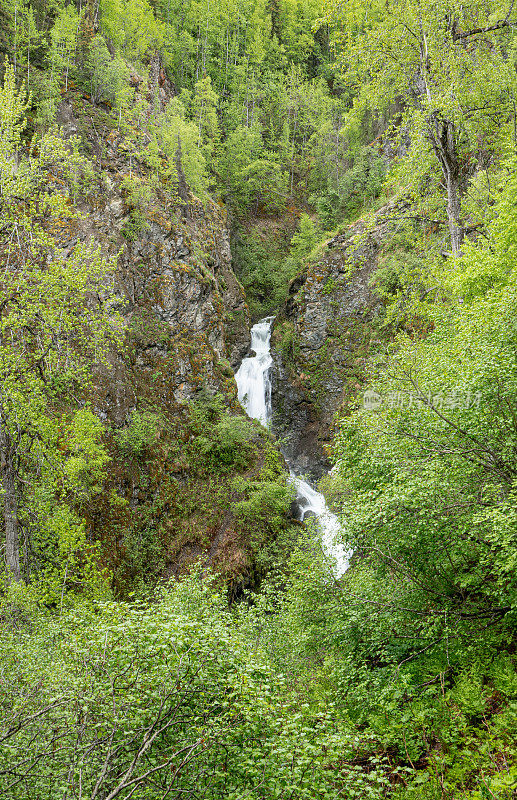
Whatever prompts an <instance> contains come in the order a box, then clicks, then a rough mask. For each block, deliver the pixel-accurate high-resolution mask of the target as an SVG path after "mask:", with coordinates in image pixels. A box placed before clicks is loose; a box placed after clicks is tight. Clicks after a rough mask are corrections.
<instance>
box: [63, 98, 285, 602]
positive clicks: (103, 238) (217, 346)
mask: <svg viewBox="0 0 517 800" xmlns="http://www.w3.org/2000/svg"><path fill="white" fill-rule="evenodd" d="M149 113H150V114H151V111H150V112H149ZM58 121H59V122H60V124H61V125H62V126H63V129H64V133H65V135H67V136H76V135H80V136H81V139H82V142H83V146H84V147H85V148H86V149H87V151H88V153H89V154H90V156H91V157H93V158H94V159H96V161H97V166H98V177H96V179H95V183H94V186H93V188H91V189H90V191H89V193H88V195H87V196H86V197H85V198H84V199H83V200H82V201H81V202H80V204H79V207H80V211H81V213H82V218H81V219H80V220H78V221H77V222H76V223H75V224H74V227H73V229H67V230H63V231H62V232H61V243H62V246H63V248H64V249H66V248H70V247H71V246H72V245H73V244H74V242H76V241H77V240H78V239H80V240H85V241H86V240H91V239H92V238H93V240H94V241H95V242H97V243H98V244H99V245H100V247H101V249H102V251H103V252H104V253H106V254H112V255H113V254H118V272H117V275H116V279H115V283H116V290H117V295H118V298H119V303H118V308H117V311H118V312H119V314H120V316H121V320H122V324H123V326H124V329H125V347H124V348H123V351H120V352H119V351H113V352H112V353H111V356H110V361H111V368H110V369H106V368H103V369H101V370H100V371H98V373H97V374H96V375H95V397H94V406H95V410H96V412H97V414H98V415H99V416H100V417H101V419H103V420H104V421H105V424H106V433H107V438H108V441H109V445H110V451H111V454H112V456H113V464H112V468H111V469H110V473H109V477H108V479H107V480H106V482H105V485H104V490H103V493H102V496H100V497H98V498H96V501H95V505H94V507H90V508H86V509H83V513H85V514H86V517H87V519H88V523H89V528H90V536H91V538H92V539H94V540H96V539H100V541H101V544H102V553H103V560H104V564H105V566H106V567H108V568H109V570H110V571H111V572H112V573H113V575H114V586H115V588H116V590H117V592H119V593H122V594H124V593H125V592H127V591H128V590H129V589H130V588H134V586H135V585H138V584H140V583H141V581H142V580H145V579H147V578H154V579H156V578H157V577H160V576H166V575H170V574H178V573H179V572H181V571H182V570H184V569H185V568H186V567H187V566H188V564H190V563H191V562H192V561H194V560H197V559H201V561H202V562H203V563H205V564H207V565H208V564H210V566H212V567H213V568H214V569H216V570H219V571H221V572H222V573H223V575H224V576H225V578H226V579H227V580H228V581H229V583H230V585H231V586H235V587H237V586H240V585H241V584H242V583H243V582H244V583H249V582H250V581H251V582H254V581H255V580H256V579H257V576H259V574H260V573H261V571H263V570H264V569H266V567H267V558H266V557H265V556H261V555H260V551H261V548H262V549H263V548H264V547H266V548H267V547H268V546H271V545H272V544H273V543H274V542H275V540H276V538H277V533H278V531H279V528H280V529H284V528H285V529H288V527H289V520H288V511H289V498H288V495H287V492H286V495H285V503H284V511H285V515H284V517H283V518H282V519H281V520H280V523H279V521H278V519H276V520H275V524H274V525H273V524H272V523H271V522H270V521H268V520H267V517H264V518H263V519H262V521H261V519H258V520H257V521H255V522H254V524H253V530H251V523H250V520H248V519H247V518H246V514H245V513H244V512H242V509H241V514H240V517H239V511H238V508H240V507H238V503H239V502H241V501H243V500H245V499H246V500H250V498H252V497H253V496H254V494H256V492H257V491H260V490H261V488H263V484H264V481H265V482H266V483H267V481H268V480H269V481H270V482H271V481H273V482H275V481H276V480H280V483H282V480H283V478H282V477H281V476H282V474H283V467H282V465H281V460H280V459H279V456H278V454H277V452H276V451H275V450H274V448H273V447H272V445H271V443H270V441H269V439H268V437H267V435H266V434H265V432H264V431H262V430H260V428H259V427H258V426H256V425H254V424H253V423H251V422H248V421H247V420H245V418H244V416H243V413H242V410H241V409H240V406H239V405H238V403H237V400H236V387H235V382H234V378H233V368H234V367H235V365H236V364H237V363H238V362H239V360H240V358H241V357H242V356H243V354H244V353H245V352H246V350H247V348H248V346H249V318H248V309H247V305H246V301H245V297H244V291H243V289H242V286H241V285H240V283H239V281H238V280H237V278H236V277H235V275H234V272H233V270H232V263H231V253H230V246H229V232H228V227H227V221H226V212H225V210H224V209H223V208H222V207H221V206H220V205H218V204H217V203H216V202H214V201H213V200H211V199H210V198H208V197H205V198H204V199H203V202H202V201H201V200H199V199H197V198H196V197H195V196H194V195H193V194H192V192H191V191H190V190H189V188H188V187H187V184H186V180H185V176H184V174H183V172H182V168H181V162H180V161H179V159H178V160H177V163H176V167H177V177H176V181H175V182H174V183H173V184H172V185H166V184H163V183H162V184H160V183H159V182H157V181H156V180H154V181H153V175H152V171H151V169H150V168H149V166H148V165H147V164H146V163H145V159H143V158H138V157H135V156H134V155H128V149H129V146H128V141H127V137H125V136H124V135H123V134H122V133H121V132H120V131H119V130H118V129H117V126H116V124H115V122H114V119H113V116H112V115H111V114H110V113H109V109H103V108H100V107H98V106H94V105H92V104H91V103H90V102H89V101H88V100H86V99H85V98H84V97H83V96H72V97H71V99H67V100H64V101H63V102H62V103H61V106H60V109H59V113H58ZM161 157H162V158H163V155H162V156H161ZM131 181H133V183H134V184H137V185H138V189H139V191H140V192H141V193H144V192H145V197H146V201H145V203H140V204H139V205H135V200H134V197H133V196H132V184H131ZM133 194H134V190H133ZM99 291H102V287H99ZM266 473H267V474H266ZM237 475H242V476H245V477H244V478H243V482H242V483H241V484H240V485H239V486H235V485H234V483H233V480H234V478H235V477H236V476H237ZM267 509H268V503H267V500H265V510H266V511H267ZM282 513H283V512H282ZM282 513H281V516H282ZM252 538H253V541H252ZM259 562H260V564H259ZM135 582H136V583H135Z"/></svg>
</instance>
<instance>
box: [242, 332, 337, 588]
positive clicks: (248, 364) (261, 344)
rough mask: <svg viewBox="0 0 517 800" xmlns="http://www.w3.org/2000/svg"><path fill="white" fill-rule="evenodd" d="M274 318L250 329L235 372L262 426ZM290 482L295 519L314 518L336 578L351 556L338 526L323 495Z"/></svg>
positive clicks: (267, 415)
mask: <svg viewBox="0 0 517 800" xmlns="http://www.w3.org/2000/svg"><path fill="white" fill-rule="evenodd" d="M273 320H274V317H265V319H261V320H260V322H257V324H256V325H254V326H253V327H252V329H251V350H252V351H254V352H255V355H252V356H249V357H248V358H245V359H244V360H243V362H242V364H241V365H240V367H239V369H238V370H237V372H236V373H235V380H236V382H237V389H238V393H239V402H240V403H241V405H242V407H243V408H244V410H245V411H246V413H247V414H248V416H249V417H252V418H253V419H258V420H260V422H261V423H262V424H263V425H268V423H269V422H271V417H272V414H273V408H272V405H271V367H272V365H273V359H272V358H271V351H270V340H271V326H272V324H273ZM291 480H292V481H293V483H294V486H295V489H296V502H297V506H298V510H299V519H300V520H304V519H305V518H306V516H307V515H308V514H309V513H312V514H314V516H315V517H316V518H317V521H318V526H319V529H320V531H321V541H322V545H323V549H324V550H325V552H326V553H327V555H328V556H329V557H330V558H331V559H332V560H333V561H334V574H335V575H336V577H337V578H339V577H340V576H341V575H343V573H344V572H346V570H347V569H348V564H349V559H350V555H351V553H350V552H349V551H347V550H346V549H345V547H344V546H343V545H342V544H341V542H340V541H339V535H340V531H341V525H340V523H339V520H338V518H337V517H336V515H335V514H333V513H332V512H331V511H329V509H328V508H327V505H326V503H325V498H324V497H323V495H322V494H321V493H320V492H318V491H317V490H316V489H314V488H313V487H312V486H310V485H309V484H308V483H307V482H306V481H304V480H302V479H301V478H300V477H299V476H297V475H295V474H294V473H293V472H291Z"/></svg>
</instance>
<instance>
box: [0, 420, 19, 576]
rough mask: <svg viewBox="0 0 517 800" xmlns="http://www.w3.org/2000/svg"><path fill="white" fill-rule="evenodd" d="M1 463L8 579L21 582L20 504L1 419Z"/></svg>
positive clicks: (11, 458) (11, 457) (7, 437)
mask: <svg viewBox="0 0 517 800" xmlns="http://www.w3.org/2000/svg"><path fill="white" fill-rule="evenodd" d="M0 462H1V474H2V489H3V495H4V497H3V500H4V527H5V565H6V567H7V575H8V579H9V580H10V581H11V580H15V581H19V580H21V572H20V550H19V545H18V503H17V499H16V470H15V466H14V452H13V447H12V443H11V439H10V436H9V433H8V432H7V431H6V429H5V426H4V425H3V423H2V420H1V419H0Z"/></svg>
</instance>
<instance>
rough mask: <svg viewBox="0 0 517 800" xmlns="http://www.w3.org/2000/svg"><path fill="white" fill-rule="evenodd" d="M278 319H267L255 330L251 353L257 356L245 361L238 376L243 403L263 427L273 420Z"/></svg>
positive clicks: (237, 380) (238, 386) (236, 376)
mask: <svg viewBox="0 0 517 800" xmlns="http://www.w3.org/2000/svg"><path fill="white" fill-rule="evenodd" d="M273 320H274V317H265V318H264V319H261V320H260V322H257V324H256V325H254V326H253V327H252V329H251V350H253V351H254V352H255V355H254V356H249V357H248V358H245V359H244V360H243V362H242V364H241V365H240V367H239V369H238V370H237V372H236V373H235V381H236V383H237V390H238V395H239V403H240V404H241V406H242V407H243V408H244V410H245V411H246V413H247V415H248V416H249V417H251V418H252V419H258V420H260V422H261V423H262V424H263V425H267V424H268V423H269V422H270V421H271V414H272V408H271V380H270V377H269V370H270V369H271V366H272V364H273V359H272V358H271V352H270V340H271V324H272V322H273Z"/></svg>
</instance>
